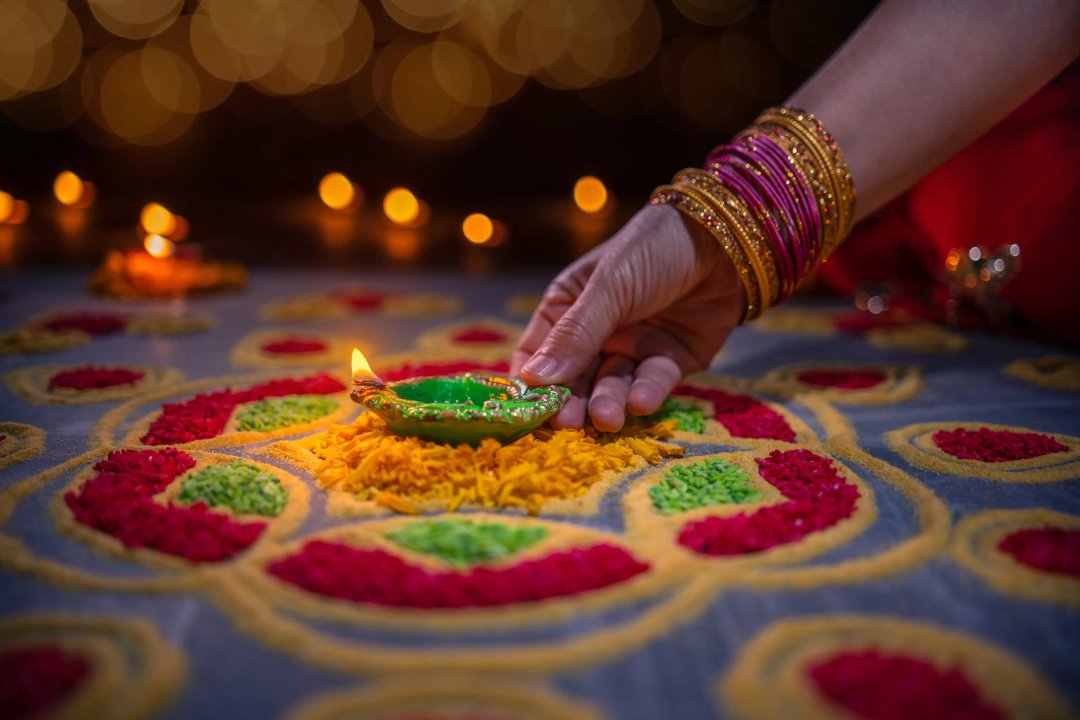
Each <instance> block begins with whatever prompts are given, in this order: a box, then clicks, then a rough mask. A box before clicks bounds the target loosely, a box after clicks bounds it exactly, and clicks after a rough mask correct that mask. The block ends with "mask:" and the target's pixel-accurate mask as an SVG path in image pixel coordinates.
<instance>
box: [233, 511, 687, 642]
mask: <svg viewBox="0 0 1080 720" xmlns="http://www.w3.org/2000/svg"><path fill="white" fill-rule="evenodd" d="M241 567H242V569H243V576H244V580H243V583H242V585H243V588H244V591H245V592H248V593H252V594H254V595H256V596H257V597H258V598H260V599H262V600H265V601H267V602H270V603H271V604H273V605H276V606H282V607H285V608H288V609H290V610H295V611H298V612H301V613H304V614H306V615H310V616H312V617H319V618H323V619H327V620H331V619H332V620H339V621H343V622H351V623H372V624H374V625H376V626H378V625H381V624H394V625H402V626H405V627H409V628H413V629H419V628H429V629H439V630H444V631H451V632H460V631H465V630H469V629H477V628H483V629H489V628H490V627H492V626H494V625H495V624H498V623H502V622H511V623H513V622H534V621H545V620H547V621H550V620H554V619H558V618H560V617H564V616H565V615H566V613H571V614H572V613H575V612H581V611H582V610H583V609H585V608H588V607H592V606H594V605H595V606H596V607H607V606H609V605H611V604H613V603H616V604H617V603H619V602H621V601H623V600H625V599H628V598H631V597H640V596H642V595H647V594H650V593H653V592H655V591H656V590H657V589H659V588H660V587H662V586H663V585H664V584H665V583H667V582H669V580H670V578H671V577H672V576H671V572H672V568H673V567H674V565H672V563H671V562H670V559H668V558H663V557H659V556H658V555H657V554H655V553H646V552H642V551H641V550H639V549H636V548H635V547H634V546H630V545H627V544H625V542H624V541H623V540H621V539H620V538H619V537H618V536H616V535H613V534H611V533H606V532H602V531H598V530H592V529H589V528H585V527H581V526H576V525H570V524H566V523H555V522H549V521H543V520H539V519H534V518H524V517H520V516H517V517H515V516H501V515H487V514H479V515H477V514H470V515H467V516H464V517H461V518H447V517H441V518H408V517H398V518H391V519H387V520H377V521H373V522H368V523H362V524H357V525H347V526H339V527H335V528H333V529H330V530H325V531H322V532H319V533H317V534H315V535H311V536H307V537H305V538H302V539H300V540H296V541H293V542H290V543H288V544H287V545H285V546H273V547H271V546H264V547H261V548H260V549H259V550H257V551H255V552H254V553H253V554H251V555H249V556H248V557H246V558H245V559H244V561H243V563H242V565H241Z"/></svg>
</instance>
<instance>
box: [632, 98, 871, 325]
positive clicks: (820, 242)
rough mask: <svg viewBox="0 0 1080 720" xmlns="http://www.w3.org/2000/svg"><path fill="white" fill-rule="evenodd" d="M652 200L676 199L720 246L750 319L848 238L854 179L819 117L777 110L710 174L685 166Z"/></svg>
mask: <svg viewBox="0 0 1080 720" xmlns="http://www.w3.org/2000/svg"><path fill="white" fill-rule="evenodd" d="M651 202H653V203H669V204H671V205H673V206H674V207H676V208H678V209H679V211H680V212H683V213H684V214H686V215H688V216H690V217H692V218H694V219H695V220H696V221H697V222H699V223H701V224H702V225H704V226H705V227H706V228H708V229H709V231H710V232H711V233H712V235H713V236H714V237H716V239H717V240H718V241H719V242H720V244H721V246H722V247H723V248H724V251H725V252H726V253H727V254H728V255H729V256H730V257H731V260H732V263H733V264H734V265H735V268H736V270H737V271H738V273H739V277H740V278H741V280H742V282H743V286H744V288H745V290H746V298H747V304H746V309H745V312H744V313H743V318H742V320H743V321H746V320H752V319H753V318H755V317H757V316H759V315H760V314H762V313H763V312H765V310H767V309H768V308H769V307H770V306H772V305H775V304H778V303H781V302H783V301H784V300H785V299H786V298H787V297H788V296H789V295H790V294H791V293H792V292H793V291H794V289H795V287H796V286H797V285H798V283H799V281H801V280H802V279H803V278H804V277H805V276H806V275H807V274H808V273H809V272H811V271H812V270H813V269H814V268H815V267H816V265H817V264H818V263H819V262H820V261H821V260H822V259H823V258H824V257H826V256H827V255H828V254H829V253H830V252H832V251H833V250H834V249H836V247H837V246H838V245H839V244H840V243H841V241H843V239H844V238H845V237H846V236H847V234H848V231H849V230H850V229H851V225H852V223H853V221H854V217H855V185H854V182H853V180H852V177H851V171H850V169H849V168H848V164H847V161H846V160H845V159H844V156H843V153H841V152H840V148H839V146H838V145H837V143H836V139H835V138H834V137H833V136H832V134H831V133H829V132H828V130H826V129H825V126H824V125H823V124H822V123H821V121H820V120H818V119H817V118H816V117H815V116H814V115H812V114H810V113H807V112H805V111H802V110H797V109H795V108H786V107H775V108H769V109H768V110H766V111H765V112H763V113H762V114H761V115H760V116H759V117H758V118H757V120H756V122H755V124H754V125H753V126H752V127H750V128H748V129H747V130H745V131H743V132H742V133H740V134H739V135H738V136H736V138H735V139H734V140H733V141H732V142H731V143H729V144H727V145H722V146H720V147H718V148H716V149H715V150H714V151H713V152H712V153H710V155H709V157H708V160H707V161H706V163H705V170H699V169H696V168H689V169H686V170H682V171H681V172H679V173H678V174H677V175H676V176H675V178H674V179H673V180H672V184H671V185H664V186H661V187H659V188H657V189H656V190H655V191H654V193H653V196H652V200H651Z"/></svg>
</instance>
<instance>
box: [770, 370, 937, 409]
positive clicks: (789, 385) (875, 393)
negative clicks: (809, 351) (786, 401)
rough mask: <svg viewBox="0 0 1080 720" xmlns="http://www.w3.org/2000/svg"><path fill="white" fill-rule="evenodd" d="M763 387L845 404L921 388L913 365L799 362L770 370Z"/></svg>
mask: <svg viewBox="0 0 1080 720" xmlns="http://www.w3.org/2000/svg"><path fill="white" fill-rule="evenodd" d="M762 386H763V388H765V389H768V390H770V391H772V392H775V393H777V394H779V395H783V396H785V397H794V396H796V395H800V394H808V393H809V394H813V395H816V396H818V397H822V398H825V399H827V400H831V401H835V402H840V403H845V404H876V403H893V402H902V401H904V400H908V399H910V398H912V397H914V396H915V395H916V394H918V392H919V390H921V389H922V381H921V380H920V379H919V373H918V370H917V369H916V368H915V367H914V366H913V365H865V364H863V365H852V364H848V363H800V364H798V365H787V366H784V367H780V368H777V369H775V370H772V371H771V372H769V373H768V374H767V375H766V376H765V378H764V379H763V380H762Z"/></svg>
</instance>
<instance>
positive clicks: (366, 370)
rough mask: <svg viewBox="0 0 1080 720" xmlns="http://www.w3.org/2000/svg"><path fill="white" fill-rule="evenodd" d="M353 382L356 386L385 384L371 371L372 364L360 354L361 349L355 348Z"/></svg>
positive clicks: (353, 354) (353, 353) (353, 352)
mask: <svg viewBox="0 0 1080 720" xmlns="http://www.w3.org/2000/svg"><path fill="white" fill-rule="evenodd" d="M352 381H353V384H354V385H362V384H377V385H383V384H384V383H383V381H382V380H381V379H380V378H379V376H378V375H376V374H375V371H374V370H372V369H371V364H370V363H369V362H368V361H367V358H366V357H364V353H362V352H360V348H353V351H352Z"/></svg>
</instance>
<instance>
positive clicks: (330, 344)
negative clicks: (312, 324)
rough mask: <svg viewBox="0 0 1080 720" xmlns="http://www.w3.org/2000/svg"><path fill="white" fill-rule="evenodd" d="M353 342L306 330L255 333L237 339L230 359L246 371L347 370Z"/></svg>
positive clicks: (354, 339) (341, 337) (354, 342)
mask: <svg viewBox="0 0 1080 720" xmlns="http://www.w3.org/2000/svg"><path fill="white" fill-rule="evenodd" d="M356 342H357V340H356V338H353V337H345V336H342V335H335V334H330V333H322V332H312V331H308V330H305V331H304V332H290V331H287V330H255V331H253V332H250V333H248V334H247V335H245V336H244V337H242V338H240V340H239V341H238V342H237V343H236V345H235V346H234V347H233V350H232V354H231V356H230V360H231V362H232V364H233V365H236V366H237V367H247V368H278V367H280V368H288V367H305V366H306V367H314V366H327V367H332V366H335V365H337V366H339V367H347V366H348V362H349V353H350V352H351V351H352V348H353V346H354V345H355V344H356Z"/></svg>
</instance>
